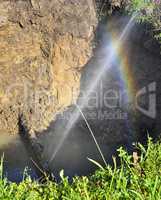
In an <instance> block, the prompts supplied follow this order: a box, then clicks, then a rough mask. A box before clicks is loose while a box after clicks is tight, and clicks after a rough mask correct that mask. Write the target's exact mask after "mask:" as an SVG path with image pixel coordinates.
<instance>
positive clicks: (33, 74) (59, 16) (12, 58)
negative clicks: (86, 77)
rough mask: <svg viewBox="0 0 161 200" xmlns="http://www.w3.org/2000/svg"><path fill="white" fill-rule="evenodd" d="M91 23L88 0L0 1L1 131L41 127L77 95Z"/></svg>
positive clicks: (93, 23)
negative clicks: (22, 125)
mask: <svg viewBox="0 0 161 200" xmlns="http://www.w3.org/2000/svg"><path fill="white" fill-rule="evenodd" d="M96 25H97V17H96V11H95V5H94V3H93V1H92V0H88V1H86V0H82V1H79V0H69V1H66V0H61V1H59V0H39V1H37V0H26V1H23V0H19V1H16V0H15V1H9V0H7V1H6V0H1V1H0V49H1V52H0V133H10V134H16V133H18V119H19V118H21V119H22V120H23V123H24V124H25V126H26V127H27V129H28V130H29V133H31V134H32V133H34V132H41V131H42V130H44V129H45V128H46V127H48V125H49V123H50V122H51V120H53V119H54V117H55V115H56V114H57V113H60V112H62V111H63V110H64V109H65V108H66V107H67V106H69V105H70V104H71V103H72V99H73V98H72V95H73V94H74V97H75V98H77V96H78V94H79V86H80V77H81V69H82V68H83V67H84V66H85V64H86V63H87V62H88V60H89V59H90V57H91V55H92V41H93V38H94V32H95V28H96Z"/></svg>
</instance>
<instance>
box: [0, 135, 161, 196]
mask: <svg viewBox="0 0 161 200" xmlns="http://www.w3.org/2000/svg"><path fill="white" fill-rule="evenodd" d="M138 148H139V151H140V152H141V153H140V157H139V161H138V162H137V164H135V165H134V164H133V158H132V156H130V155H128V154H127V153H126V152H125V151H124V150H123V149H122V148H120V149H119V150H118V153H119V157H120V160H121V165H120V166H117V164H116V160H115V159H114V167H113V168H112V167H110V166H108V167H107V168H106V169H104V168H102V167H100V169H99V170H98V171H96V172H95V174H94V175H92V176H90V177H75V178H74V179H73V183H69V181H68V178H67V177H64V175H63V171H61V173H60V175H61V178H62V180H61V182H60V183H59V184H58V183H55V182H54V181H49V180H47V181H46V183H45V184H41V183H38V182H36V181H32V180H31V179H30V178H29V177H28V178H26V179H25V180H24V181H23V182H21V183H20V184H16V183H10V182H9V181H7V179H4V178H2V172H1V178H0V199H4V200H12V199H13V200H31V199H32V200H53V199H58V200H60V199H63V200H98V199H107V200H116V199H120V200H124V199H129V200H132V199H134V200H146V199H148V200H160V199H161V143H159V142H158V143H156V144H154V143H153V142H152V141H151V140H150V139H149V142H148V147H147V149H145V148H144V147H143V146H142V145H138ZM1 169H2V166H1Z"/></svg>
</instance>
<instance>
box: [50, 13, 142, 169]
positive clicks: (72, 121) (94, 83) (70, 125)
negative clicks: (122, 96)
mask: <svg viewBox="0 0 161 200" xmlns="http://www.w3.org/2000/svg"><path fill="white" fill-rule="evenodd" d="M137 15H138V12H137V13H135V14H134V15H133V16H132V17H131V18H130V20H129V22H128V23H127V25H126V26H125V28H124V30H123V31H122V33H121V35H120V37H119V38H118V40H117V42H116V43H115V46H114V47H113V48H111V49H110V55H109V56H107V58H106V57H105V59H104V60H103V63H102V66H101V68H100V71H99V73H98V75H97V77H94V78H93V79H92V80H91V84H89V85H90V87H89V88H88V91H87V94H86V96H87V98H86V99H88V97H89V96H90V94H91V93H92V91H93V90H94V89H95V88H96V86H97V84H98V82H99V81H100V79H101V78H102V75H103V74H104V72H105V70H108V69H110V67H111V64H112V62H113V60H114V59H115V52H116V50H119V48H120V47H121V45H122V43H123V42H124V39H125V37H126V36H127V35H128V33H129V31H130V30H131V28H132V27H133V25H134V23H135V18H136V17H137ZM86 104H87V101H86V100H84V101H83V102H81V103H80V105H79V106H78V105H77V104H76V106H77V110H75V112H74V113H73V114H72V117H71V119H70V121H68V124H67V126H66V130H65V131H64V133H63V136H62V138H61V141H60V142H59V144H58V145H57V147H56V149H55V150H54V152H53V154H52V156H51V159H50V160H49V164H50V163H51V162H52V161H53V160H54V158H55V156H56V154H57V153H58V151H59V150H60V148H61V146H62V144H63V143H64V141H65V139H66V138H67V136H68V134H69V132H70V131H71V129H72V128H73V126H74V124H75V123H76V122H77V120H78V119H79V117H80V114H81V115H82V117H83V118H84V120H85V122H86V124H87V127H88V129H89V130H90V133H91V135H92V137H93V139H94V141H95V144H96V146H97V149H98V151H99V153H100V154H101V157H102V159H103V161H104V163H105V165H107V163H106V161H105V158H104V156H103V154H102V152H101V149H100V147H99V145H98V143H97V141H96V139H95V136H94V134H93V132H92V130H91V128H90V126H89V123H88V121H87V120H86V118H85V116H84V114H83V112H82V110H83V108H84V107H85V106H86Z"/></svg>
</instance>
